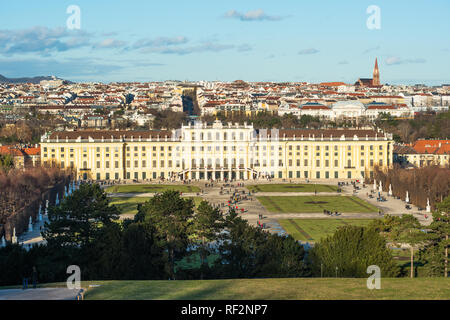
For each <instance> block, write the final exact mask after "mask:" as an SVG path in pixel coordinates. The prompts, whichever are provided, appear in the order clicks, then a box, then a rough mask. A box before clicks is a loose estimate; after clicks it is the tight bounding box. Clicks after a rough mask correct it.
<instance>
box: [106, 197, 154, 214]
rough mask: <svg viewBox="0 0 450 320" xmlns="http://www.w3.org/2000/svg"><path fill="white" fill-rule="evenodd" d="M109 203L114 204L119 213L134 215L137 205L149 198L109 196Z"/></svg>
mask: <svg viewBox="0 0 450 320" xmlns="http://www.w3.org/2000/svg"><path fill="white" fill-rule="evenodd" d="M110 199H111V204H114V205H115V206H116V207H117V208H118V209H119V211H120V214H121V215H135V214H136V213H137V205H138V204H139V203H144V202H146V201H148V200H149V199H151V198H150V197H132V198H128V197H127V198H126V197H111V198H110Z"/></svg>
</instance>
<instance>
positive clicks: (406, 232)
mask: <svg viewBox="0 0 450 320" xmlns="http://www.w3.org/2000/svg"><path fill="white" fill-rule="evenodd" d="M372 226H373V227H375V229H376V230H378V231H381V232H382V234H383V235H385V236H386V238H387V239H388V240H389V241H390V242H392V243H394V244H398V245H401V244H408V245H409V248H410V253H411V259H410V260H411V268H410V269H411V271H410V276H411V278H414V249H415V248H416V247H419V246H421V245H424V244H425V241H426V237H427V236H426V233H425V232H423V230H422V228H421V226H420V223H419V220H417V218H415V217H414V216H413V215H410V214H405V215H402V216H401V217H398V216H386V217H385V218H384V219H383V220H378V221H377V222H375V224H374V225H372Z"/></svg>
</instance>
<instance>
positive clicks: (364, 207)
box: [257, 196, 378, 213]
mask: <svg viewBox="0 0 450 320" xmlns="http://www.w3.org/2000/svg"><path fill="white" fill-rule="evenodd" d="M257 199H258V200H259V201H260V202H261V204H262V205H263V206H264V207H266V209H267V210H269V211H270V212H276V213H287V212H289V213H316V212H323V210H324V209H326V210H329V211H333V212H334V211H338V212H341V213H342V212H352V213H370V212H378V209H377V208H376V207H375V206H373V205H371V204H369V203H367V202H365V201H363V200H361V199H359V198H358V197H354V196H298V197H296V196H293V197H289V196H286V197H284V196H265V197H257Z"/></svg>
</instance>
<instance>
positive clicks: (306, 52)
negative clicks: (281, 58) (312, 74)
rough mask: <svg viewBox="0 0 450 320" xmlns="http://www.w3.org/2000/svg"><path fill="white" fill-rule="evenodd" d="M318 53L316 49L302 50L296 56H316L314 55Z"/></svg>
mask: <svg viewBox="0 0 450 320" xmlns="http://www.w3.org/2000/svg"><path fill="white" fill-rule="evenodd" d="M318 52H319V50H317V49H314V48H309V49H303V50H300V51H299V52H298V54H316V53H318Z"/></svg>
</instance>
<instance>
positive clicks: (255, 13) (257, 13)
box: [224, 9, 283, 21]
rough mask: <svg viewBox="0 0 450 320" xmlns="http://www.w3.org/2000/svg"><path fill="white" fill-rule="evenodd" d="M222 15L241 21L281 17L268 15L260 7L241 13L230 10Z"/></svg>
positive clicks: (279, 18)
mask: <svg viewBox="0 0 450 320" xmlns="http://www.w3.org/2000/svg"><path fill="white" fill-rule="evenodd" d="M224 16H225V17H226V18H233V19H238V20H241V21H264V20H268V21H278V20H282V19H283V17H280V16H269V15H267V14H266V13H265V12H264V10H262V9H256V10H250V11H247V12H246V13H241V12H238V11H236V10H230V11H228V12H227V13H225V15H224Z"/></svg>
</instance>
